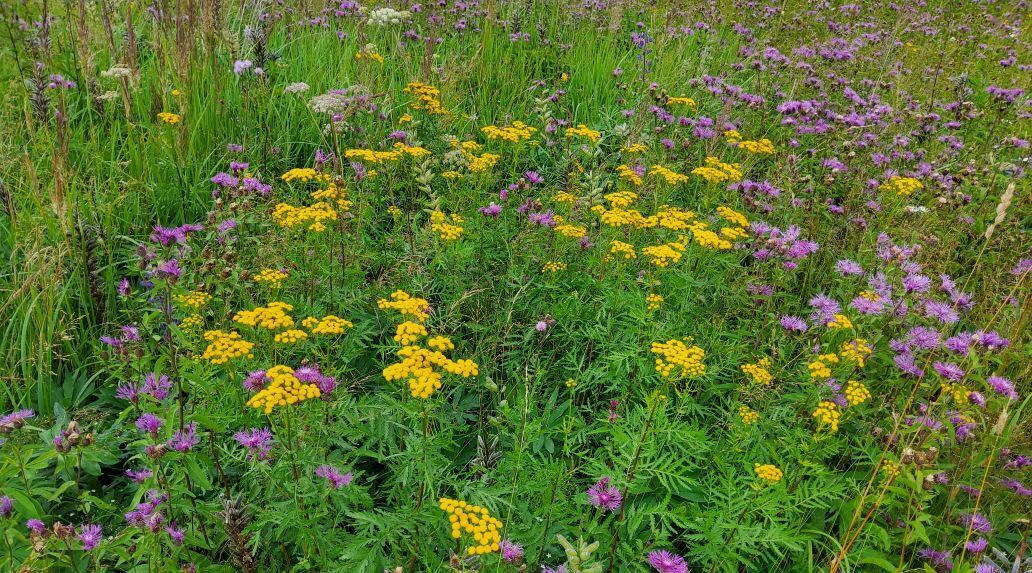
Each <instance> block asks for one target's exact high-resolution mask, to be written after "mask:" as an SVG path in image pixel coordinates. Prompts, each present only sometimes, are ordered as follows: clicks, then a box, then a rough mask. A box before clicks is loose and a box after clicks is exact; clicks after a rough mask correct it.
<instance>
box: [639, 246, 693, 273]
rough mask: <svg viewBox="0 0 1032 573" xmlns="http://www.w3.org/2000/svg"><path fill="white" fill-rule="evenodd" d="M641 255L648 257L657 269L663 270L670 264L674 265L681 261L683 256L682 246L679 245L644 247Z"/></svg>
mask: <svg viewBox="0 0 1032 573" xmlns="http://www.w3.org/2000/svg"><path fill="white" fill-rule="evenodd" d="M641 254H643V255H645V256H647V257H649V260H650V261H651V262H652V264H654V265H656V266H657V267H661V268H665V267H668V266H670V264H671V263H676V262H679V261H680V260H681V257H682V256H683V254H684V245H682V244H681V243H666V244H663V245H652V246H648V247H644V248H643V249H642V250H641Z"/></svg>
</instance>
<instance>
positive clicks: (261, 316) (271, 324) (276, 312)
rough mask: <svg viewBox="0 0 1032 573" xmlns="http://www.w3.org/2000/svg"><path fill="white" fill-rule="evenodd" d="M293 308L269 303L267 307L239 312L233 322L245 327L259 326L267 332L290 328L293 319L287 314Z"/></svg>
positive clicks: (284, 304) (234, 316) (281, 303)
mask: <svg viewBox="0 0 1032 573" xmlns="http://www.w3.org/2000/svg"><path fill="white" fill-rule="evenodd" d="M292 310H294V307H293V306H292V305H290V304H287V303H285V302H270V303H269V305H268V306H259V307H256V308H255V309H253V310H241V311H240V312H238V313H236V314H235V315H233V322H238V323H240V324H244V325H247V326H259V327H261V328H267V329H269V330H277V329H280V328H290V327H292V326H294V319H293V318H292V317H291V316H290V315H289V314H287V313H288V312H290V311H292Z"/></svg>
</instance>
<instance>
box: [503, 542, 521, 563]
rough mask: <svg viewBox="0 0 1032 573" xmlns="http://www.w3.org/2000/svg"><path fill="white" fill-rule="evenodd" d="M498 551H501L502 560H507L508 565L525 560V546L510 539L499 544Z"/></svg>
mask: <svg viewBox="0 0 1032 573" xmlns="http://www.w3.org/2000/svg"><path fill="white" fill-rule="evenodd" d="M498 550H499V551H501V553H502V559H505V561H506V562H507V563H516V562H517V561H519V560H520V559H522V558H523V546H522V545H520V544H519V543H513V542H512V541H509V540H508V539H503V540H501V542H499V543H498Z"/></svg>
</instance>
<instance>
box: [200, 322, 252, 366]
mask: <svg viewBox="0 0 1032 573" xmlns="http://www.w3.org/2000/svg"><path fill="white" fill-rule="evenodd" d="M204 339H205V340H207V341H208V347H207V348H205V349H204V354H203V355H202V357H203V358H204V359H205V360H207V361H208V362H211V363H212V364H225V363H226V362H229V361H230V360H232V359H234V358H239V357H241V356H246V357H247V358H254V355H253V354H251V349H253V348H254V344H253V343H251V342H248V341H246V340H244V339H243V338H242V337H241V336H240V333H239V332H223V331H221V330H209V331H207V332H205V333H204Z"/></svg>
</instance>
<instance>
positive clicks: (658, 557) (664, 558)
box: [648, 549, 688, 573]
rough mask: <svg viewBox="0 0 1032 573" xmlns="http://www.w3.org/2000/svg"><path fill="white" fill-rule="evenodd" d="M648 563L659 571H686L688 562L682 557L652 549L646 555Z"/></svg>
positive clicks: (681, 572) (685, 572) (664, 572)
mask: <svg viewBox="0 0 1032 573" xmlns="http://www.w3.org/2000/svg"><path fill="white" fill-rule="evenodd" d="M648 561H649V565H652V567H653V568H654V569H655V570H656V571H658V572H659V573H688V564H687V563H685V561H684V557H681V556H680V555H676V554H674V553H670V552H669V551H664V550H662V549H660V550H659V551H653V552H651V553H649V556H648Z"/></svg>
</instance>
